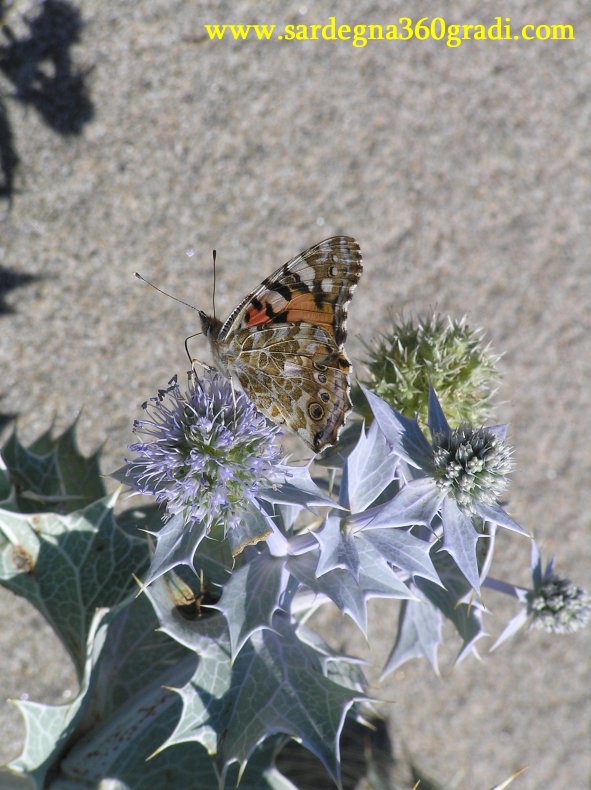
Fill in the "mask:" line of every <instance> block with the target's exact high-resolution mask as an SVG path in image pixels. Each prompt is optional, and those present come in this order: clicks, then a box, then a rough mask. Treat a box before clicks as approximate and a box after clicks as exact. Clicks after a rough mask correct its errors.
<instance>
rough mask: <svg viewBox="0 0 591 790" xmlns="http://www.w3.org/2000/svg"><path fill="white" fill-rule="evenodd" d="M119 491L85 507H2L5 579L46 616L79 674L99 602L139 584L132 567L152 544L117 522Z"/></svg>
mask: <svg viewBox="0 0 591 790" xmlns="http://www.w3.org/2000/svg"><path fill="white" fill-rule="evenodd" d="M115 499H116V497H115V496H112V497H107V498H105V499H102V500H99V501H98V502H94V503H93V504H92V505H89V506H88V507H87V508H85V509H84V510H80V511H78V512H75V513H71V514H69V515H66V516H60V515H57V514H54V513H45V514H31V515H22V514H18V513H10V512H8V511H0V535H3V537H4V538H5V543H4V545H3V546H2V545H1V544H0V584H2V585H4V586H5V587H7V588H8V589H9V590H11V591H12V592H14V593H16V594H17V595H21V596H23V597H25V598H26V599H27V600H28V601H30V602H31V603H32V604H33V606H35V608H36V609H38V610H39V612H40V613H41V614H42V615H43V617H45V619H46V620H47V622H48V623H49V624H50V625H51V627H52V628H53V629H54V631H55V632H56V633H57V635H58V636H59V637H60V639H61V640H62V642H63V643H64V645H65V647H66V649H67V650H68V652H69V653H70V655H71V657H72V660H73V661H74V665H75V667H76V669H77V671H78V675H79V676H80V674H81V673H82V669H83V666H84V660H85V655H86V642H87V638H88V633H89V628H90V623H91V620H92V617H93V614H94V610H95V609H96V608H97V607H104V606H114V605H115V604H117V603H119V602H120V601H121V600H123V599H124V598H125V597H126V596H127V595H129V594H130V592H132V591H133V590H134V582H133V578H132V574H134V573H135V574H138V573H141V572H142V570H143V569H144V568H145V566H146V564H147V559H148V556H147V544H146V541H145V539H144V538H143V537H140V536H138V537H132V536H130V535H129V534H126V533H125V532H123V531H122V530H121V529H120V528H119V527H118V526H117V523H116V522H115V519H114V516H113V506H114V503H115Z"/></svg>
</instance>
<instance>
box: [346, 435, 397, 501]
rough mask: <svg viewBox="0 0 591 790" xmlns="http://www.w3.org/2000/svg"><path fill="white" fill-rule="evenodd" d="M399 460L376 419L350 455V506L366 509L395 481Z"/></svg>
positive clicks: (348, 463) (361, 436) (348, 472)
mask: <svg viewBox="0 0 591 790" xmlns="http://www.w3.org/2000/svg"><path fill="white" fill-rule="evenodd" d="M396 460H397V458H396V456H392V452H391V450H390V448H389V447H388V444H387V442H386V440H385V438H384V434H383V433H382V432H381V431H380V429H379V427H378V425H377V423H376V422H373V423H372V424H371V425H370V428H369V431H368V432H367V435H366V434H365V431H364V430H363V428H362V429H361V433H360V435H359V441H358V442H357V445H356V446H355V448H354V449H353V451H352V452H351V454H350V455H349V456H348V458H347V483H348V498H349V507H350V508H351V510H352V511H353V512H354V513H359V512H360V511H362V510H365V508H366V507H368V505H371V503H372V502H373V501H374V500H375V499H376V497H377V496H378V495H379V494H381V493H382V491H383V490H384V488H386V486H387V485H388V484H389V483H391V482H392V480H393V479H394V471H395V467H396Z"/></svg>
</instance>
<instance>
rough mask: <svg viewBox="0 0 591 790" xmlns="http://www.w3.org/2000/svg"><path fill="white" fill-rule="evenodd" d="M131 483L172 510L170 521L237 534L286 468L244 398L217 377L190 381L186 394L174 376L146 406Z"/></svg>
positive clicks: (272, 433) (208, 374)
mask: <svg viewBox="0 0 591 790" xmlns="http://www.w3.org/2000/svg"><path fill="white" fill-rule="evenodd" d="M143 407H144V409H145V411H146V413H147V417H146V418H144V419H140V420H136V421H135V423H134V432H136V433H138V434H140V435H142V436H143V437H144V440H143V441H140V442H137V443H135V444H132V445H130V447H129V449H130V450H131V452H132V453H135V454H136V457H135V458H132V459H131V460H128V461H127V464H126V467H125V482H126V483H127V484H128V485H131V486H132V487H133V488H135V489H136V490H137V491H138V492H140V493H142V494H151V495H153V496H155V497H156V500H157V502H159V503H163V504H165V505H166V511H167V513H168V515H175V514H179V513H180V514H182V516H183V520H184V522H185V523H189V522H193V521H201V522H204V523H206V525H207V527H208V528H211V527H212V526H213V525H214V524H222V525H223V527H224V530H225V531H227V530H228V529H229V528H232V527H233V526H236V525H237V524H238V523H240V521H241V514H242V513H243V512H244V510H245V508H246V506H247V505H248V504H249V503H253V502H254V499H255V497H256V494H257V492H258V491H259V489H260V488H262V487H269V486H272V485H273V483H274V477H275V471H276V469H277V468H278V467H280V466H281V464H280V460H281V459H280V450H279V448H278V447H277V445H276V444H275V437H276V436H277V433H278V431H279V429H278V428H277V427H276V426H273V425H270V424H269V423H268V422H267V420H266V419H265V417H264V416H263V415H262V414H261V413H260V412H259V411H257V410H256V409H255V407H254V406H253V405H252V404H251V402H250V401H249V400H248V398H247V397H246V395H244V394H243V393H241V392H236V391H235V390H234V389H233V387H232V385H231V384H230V382H229V381H227V380H226V379H225V378H223V377H222V376H220V375H219V374H218V373H216V372H214V371H205V373H204V374H203V377H202V378H196V377H194V376H190V377H189V383H188V389H187V392H185V393H183V392H181V389H180V387H179V385H178V382H177V379H176V376H175V377H174V378H173V379H171V381H170V382H169V385H168V387H166V388H165V389H163V390H160V391H159V392H158V395H157V396H156V397H153V398H150V400H149V401H147V402H146V403H144V404H143Z"/></svg>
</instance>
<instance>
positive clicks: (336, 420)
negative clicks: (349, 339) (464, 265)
mask: <svg viewBox="0 0 591 790" xmlns="http://www.w3.org/2000/svg"><path fill="white" fill-rule="evenodd" d="M362 268H363V267H362V264H361V253H360V251H359V245H358V244H357V242H356V241H355V239H352V238H351V237H350V236H333V237H332V238H330V239H326V240H325V241H321V242H320V244H316V245H315V246H314V247H310V249H308V250H306V251H305V252H302V253H300V255H297V256H296V257H295V258H293V259H292V260H291V261H288V262H287V263H286V264H284V265H283V266H282V267H281V268H280V269H277V271H276V272H275V273H274V274H272V275H271V276H270V277H267V279H266V280H263V282H262V283H261V285H260V286H259V287H258V288H257V289H256V290H255V291H253V292H252V293H251V294H249V295H248V296H247V297H246V298H245V299H243V301H242V302H241V303H240V304H239V305H238V307H236V308H235V309H234V310H233V311H232V313H231V314H230V316H229V318H228V319H227V320H226V322H225V323H224V324H222V322H221V321H219V320H218V319H217V318H215V317H211V316H208V315H207V314H206V313H204V312H203V311H201V310H200V311H199V315H200V317H201V324H202V326H203V332H204V334H205V335H206V337H207V338H208V339H209V342H210V344H211V350H212V354H213V358H214V361H215V364H216V367H218V369H219V370H220V371H221V372H222V373H224V375H226V376H227V377H228V378H231V377H232V375H234V376H236V378H237V379H238V381H239V382H240V385H241V387H242V389H243V390H244V392H245V393H246V394H247V395H248V397H249V398H250V399H251V400H252V402H253V403H254V404H255V406H256V407H257V408H258V409H259V410H260V411H261V412H262V413H263V414H264V415H265V416H267V417H269V418H270V419H271V420H273V422H276V423H279V424H285V425H287V426H288V428H290V429H291V430H292V431H294V432H295V433H297V434H298V435H299V436H300V437H301V438H302V439H303V440H304V441H305V442H306V444H308V445H309V446H310V447H311V448H312V449H313V450H314V451H315V452H317V453H318V452H320V451H321V450H322V449H323V448H324V447H326V446H327V445H331V444H334V443H335V442H336V440H337V436H338V433H339V430H340V428H341V427H342V426H343V424H344V422H345V419H346V417H347V414H348V413H349V412H350V410H351V401H350V399H349V389H350V383H349V370H350V367H351V365H350V362H349V360H348V359H347V357H346V356H345V354H344V351H343V344H344V342H345V338H346V335H347V327H346V319H347V306H348V304H349V302H350V301H351V295H352V293H353V290H354V288H355V286H356V285H357V282H358V280H359V277H360V275H361V271H362Z"/></svg>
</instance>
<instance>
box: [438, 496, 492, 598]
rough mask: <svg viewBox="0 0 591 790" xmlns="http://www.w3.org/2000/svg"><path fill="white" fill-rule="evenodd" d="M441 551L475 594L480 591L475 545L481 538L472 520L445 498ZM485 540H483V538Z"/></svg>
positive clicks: (451, 500) (454, 503) (453, 502)
mask: <svg viewBox="0 0 591 790" xmlns="http://www.w3.org/2000/svg"><path fill="white" fill-rule="evenodd" d="M441 521H442V523H443V547H442V548H443V550H444V551H446V552H447V553H448V554H450V555H451V556H452V557H453V559H454V562H455V563H456V565H457V566H458V568H459V569H460V570H461V571H462V573H463V574H464V576H465V577H466V579H467V580H468V581H469V582H470V585H471V586H472V588H473V589H474V590H476V592H478V591H479V590H480V579H479V577H478V562H477V559H476V544H477V542H478V540H479V538H481V537H482V536H481V535H480V534H479V533H478V532H476V529H475V527H474V523H473V521H472V518H471V517H470V516H468V515H466V514H465V513H463V512H462V511H461V510H460V509H459V507H458V506H457V504H456V502H455V500H454V499H452V498H451V497H446V499H445V500H444V501H443V508H442V512H441ZM483 539H485V538H483Z"/></svg>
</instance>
